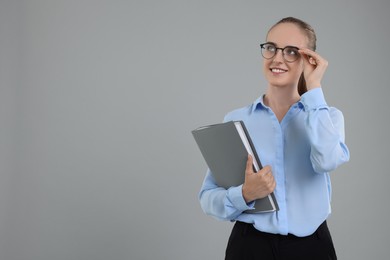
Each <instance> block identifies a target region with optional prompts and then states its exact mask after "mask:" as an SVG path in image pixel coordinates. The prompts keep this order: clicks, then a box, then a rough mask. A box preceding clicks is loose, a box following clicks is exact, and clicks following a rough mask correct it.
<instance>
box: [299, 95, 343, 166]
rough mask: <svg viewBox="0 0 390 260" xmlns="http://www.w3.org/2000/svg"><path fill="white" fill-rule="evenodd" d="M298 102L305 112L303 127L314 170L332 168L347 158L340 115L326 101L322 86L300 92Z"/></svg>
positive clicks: (339, 112)
mask: <svg viewBox="0 0 390 260" xmlns="http://www.w3.org/2000/svg"><path fill="white" fill-rule="evenodd" d="M301 103H302V105H303V107H304V110H305V111H306V113H307V117H306V119H305V128H306V131H307V134H308V138H309V141H310V146H311V151H310V160H311V163H312V166H313V169H314V170H315V171H316V172H317V173H324V172H330V171H333V170H335V169H336V168H337V167H338V166H340V165H341V164H343V163H344V162H347V161H348V160H349V150H348V148H347V146H346V144H345V133H344V117H343V114H342V113H341V111H339V110H338V109H336V108H333V107H329V106H328V105H327V104H326V101H325V97H324V94H323V92H322V89H321V88H316V89H312V90H309V91H308V92H306V93H305V94H303V95H302V96H301Z"/></svg>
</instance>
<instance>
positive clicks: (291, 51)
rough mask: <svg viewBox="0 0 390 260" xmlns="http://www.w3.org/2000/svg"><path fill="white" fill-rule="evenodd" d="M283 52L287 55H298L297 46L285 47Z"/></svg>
mask: <svg viewBox="0 0 390 260" xmlns="http://www.w3.org/2000/svg"><path fill="white" fill-rule="evenodd" d="M284 52H285V54H286V55H289V56H298V55H299V52H298V49H297V48H293V47H287V48H285V49H284Z"/></svg>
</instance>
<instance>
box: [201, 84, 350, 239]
mask: <svg viewBox="0 0 390 260" xmlns="http://www.w3.org/2000/svg"><path fill="white" fill-rule="evenodd" d="M232 120H233V121H234V120H242V121H244V123H245V126H246V128H247V130H248V132H249V135H250V136H251V139H252V142H253V144H254V146H255V149H256V151H257V154H258V156H259V158H260V161H261V163H262V165H270V166H271V167H272V173H273V175H274V178H275V180H276V189H275V191H274V194H275V197H276V200H277V202H278V205H279V211H277V212H271V213H255V214H253V213H252V214H248V213H244V211H245V210H248V209H252V208H253V203H252V204H246V203H245V200H244V198H243V196H242V185H241V186H238V187H231V188H229V189H227V190H226V189H224V188H221V187H218V186H217V184H216V183H215V180H214V178H213V176H212V173H211V172H210V170H208V171H207V173H206V177H205V179H204V182H203V185H202V188H201V191H200V193H199V200H200V204H201V207H202V209H203V211H204V212H205V213H206V214H208V215H211V216H213V217H215V218H217V219H220V220H230V221H235V220H238V221H242V222H246V223H252V224H253V225H254V227H255V228H256V229H258V230H260V231H263V232H268V233H274V234H282V235H286V234H288V233H290V234H294V235H296V236H308V235H311V234H313V233H314V232H315V230H316V229H317V228H318V227H319V225H320V224H321V223H322V222H324V221H325V220H326V219H327V217H328V216H329V214H330V213H331V207H330V202H331V192H332V189H331V182H330V177H329V172H331V171H333V170H334V169H336V168H337V167H338V166H339V165H341V164H342V163H344V162H347V161H348V160H349V151H348V148H347V146H346V145H345V143H344V141H345V136H344V117H343V114H342V113H341V112H340V111H339V110H337V109H336V108H333V107H329V106H328V105H327V104H326V102H325V98H324V95H323V92H322V89H321V88H316V89H313V90H310V91H308V92H306V93H305V94H303V95H302V96H301V100H300V101H299V102H297V103H295V104H294V105H292V106H291V107H290V109H289V111H288V112H287V114H286V115H285V116H284V118H283V120H282V121H281V122H279V121H278V119H277V118H276V116H275V114H274V112H273V111H272V110H271V109H270V108H269V107H267V106H266V105H264V101H263V97H260V98H258V99H257V100H256V101H255V102H254V103H253V104H251V105H249V106H247V107H244V108H241V109H237V110H234V111H232V112H230V113H228V114H227V115H226V116H225V119H224V121H225V122H227V121H232ZM238 174H240V173H238ZM242 174H244V173H242Z"/></svg>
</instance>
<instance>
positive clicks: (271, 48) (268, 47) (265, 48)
mask: <svg viewBox="0 0 390 260" xmlns="http://www.w3.org/2000/svg"><path fill="white" fill-rule="evenodd" d="M275 53H276V46H275V45H273V44H270V43H266V44H262V46H261V54H262V55H263V57H264V58H266V59H271V58H272V57H273V56H275Z"/></svg>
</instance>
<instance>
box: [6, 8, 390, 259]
mask: <svg viewBox="0 0 390 260" xmlns="http://www.w3.org/2000/svg"><path fill="white" fill-rule="evenodd" d="M389 8H390V2H389V1H385V0H384V1H363V0H361V1H318V2H316V3H315V2H314V1H300V2H296V1H294V2H293V1H285V2H283V1H232V0H226V1H120V0H115V1H114V0H110V1H108V0H107V1H102V0H96V1H87V0H69V1H59V0H54V1H51V0H47V1H44V0H34V1H33V0H31V1H11V0H9V1H7V0H1V1H0V120H1V125H0V173H1V174H0V259H6V260H16V259H18V260H52V259H64V260H65V259H66V260H69V259H84V260H85V259H111V260H116V259H222V258H223V255H224V250H225V246H226V241H227V239H228V235H229V233H230V229H231V226H232V224H231V223H227V222H219V221H216V220H214V219H212V218H211V217H208V216H205V215H204V214H203V212H202V211H201V209H200V206H199V203H198V201H197V193H198V191H199V188H200V185H201V182H202V180H203V177H204V174H205V171H206V165H205V163H204V162H203V159H202V157H201V155H200V152H199V151H198V149H197V147H196V144H195V142H194V141H193V139H192V136H191V134H190V131H191V130H192V129H194V128H196V127H198V126H200V125H203V124H208V123H215V122H219V121H221V120H222V118H223V116H224V115H225V113H226V112H228V111H230V110H232V109H235V108H238V107H242V106H245V105H247V104H249V103H251V102H252V101H253V100H254V99H255V98H257V97H258V96H259V95H261V94H262V93H263V92H264V90H265V81H264V78H263V76H262V72H261V65H262V62H261V56H260V52H259V48H258V44H259V43H260V42H262V41H264V39H265V34H266V31H267V30H268V28H269V27H270V26H271V25H272V24H274V23H275V22H276V21H277V20H278V19H280V18H282V17H284V16H290V15H292V16H297V17H300V18H302V19H304V20H306V21H307V22H309V23H310V24H311V25H312V26H313V27H314V28H315V29H316V31H317V34H318V52H319V53H320V54H321V55H323V56H324V57H325V58H327V59H328V60H329V69H328V71H327V73H326V76H325V78H324V80H323V89H324V92H325V95H326V97H327V101H328V103H329V104H330V105H333V106H336V107H338V108H339V109H341V110H342V111H343V112H344V116H345V119H346V138H347V140H346V141H347V144H348V146H349V148H350V150H351V161H350V162H349V163H348V164H346V165H344V166H342V167H341V168H339V169H338V170H337V171H336V172H334V173H332V181H333V190H334V193H333V214H332V216H331V218H330V219H329V225H330V229H331V231H332V234H333V238H334V242H335V245H336V249H337V251H338V255H339V258H340V259H388V252H389V241H388V234H389V233H390V225H389V217H390V216H389V211H390V203H389V202H388V198H389V195H390V194H389V189H388V183H389V179H390V178H389V172H388V163H387V162H388V161H389V159H388V147H389V138H388V133H389V132H390V129H389V128H390V127H389V123H388V114H387V112H388V105H387V101H388V95H389V84H388V82H389V73H388V63H389V60H390V52H389V51H388V48H389V33H388V32H389V25H390V23H389V22H390V18H389V16H388V11H389V10H390V9H389Z"/></svg>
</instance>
